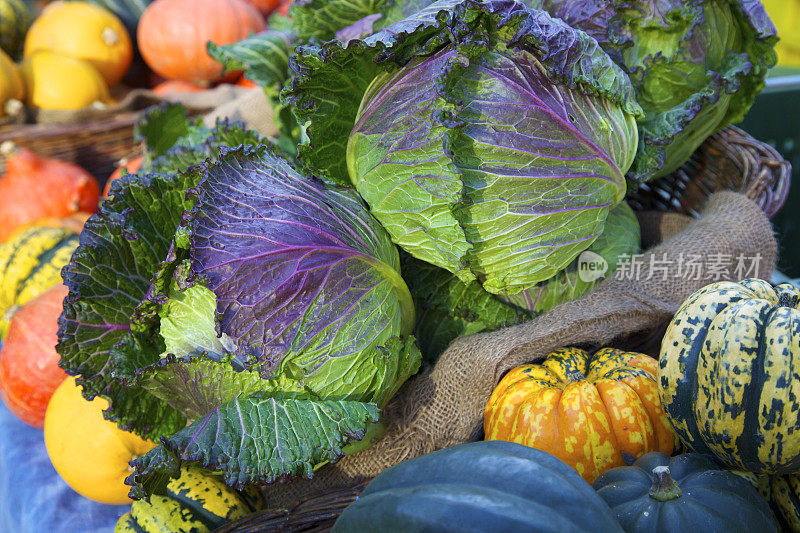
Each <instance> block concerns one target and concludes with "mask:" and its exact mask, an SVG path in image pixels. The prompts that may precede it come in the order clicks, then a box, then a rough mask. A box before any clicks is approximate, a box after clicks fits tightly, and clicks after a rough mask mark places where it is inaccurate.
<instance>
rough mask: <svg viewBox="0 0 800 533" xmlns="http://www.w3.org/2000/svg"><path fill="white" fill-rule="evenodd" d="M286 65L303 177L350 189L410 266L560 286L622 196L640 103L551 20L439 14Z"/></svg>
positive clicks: (444, 6)
mask: <svg viewBox="0 0 800 533" xmlns="http://www.w3.org/2000/svg"><path fill="white" fill-rule="evenodd" d="M291 65H292V68H293V69H294V70H295V72H296V74H297V75H296V76H295V77H294V78H293V79H292V82H291V86H290V87H288V88H286V89H284V91H283V97H284V101H285V102H286V103H288V104H291V105H294V106H295V108H296V114H297V116H298V119H299V120H300V121H301V122H304V123H306V124H307V129H306V133H307V136H308V142H307V143H305V144H303V145H301V146H300V147H299V154H300V159H301V161H302V162H303V164H304V165H305V166H306V168H307V169H309V170H310V171H312V172H314V173H316V174H318V175H321V176H323V177H324V178H325V179H327V180H329V181H331V182H334V183H340V184H350V185H352V186H355V187H356V189H357V190H358V191H359V193H360V194H361V196H362V197H363V198H364V199H365V200H366V202H367V203H368V204H369V206H370V210H371V212H372V214H373V215H374V216H375V217H376V218H377V219H378V220H379V221H380V222H381V223H382V224H383V225H384V227H385V228H386V229H387V231H388V232H389V234H390V235H391V236H392V239H393V241H394V242H395V243H396V244H398V245H399V246H401V247H402V248H403V249H404V250H405V251H407V252H409V253H410V254H411V255H413V256H414V257H416V258H418V259H421V260H423V261H426V262H429V263H431V264H434V265H436V266H439V267H441V268H445V269H446V270H449V271H450V272H453V273H454V274H455V275H456V276H457V277H458V278H459V279H461V280H462V281H464V282H467V283H468V282H470V281H473V280H478V281H479V282H480V283H481V285H482V286H483V288H484V289H485V290H487V291H489V292H492V293H512V294H513V293H516V292H519V291H521V290H523V289H525V288H527V287H530V286H532V285H533V284H535V283H537V282H539V281H543V280H546V279H548V278H550V277H552V276H553V275H554V274H555V273H556V272H558V271H559V270H561V269H563V268H564V267H565V266H566V265H567V264H569V263H570V262H571V261H572V260H573V259H574V258H575V257H576V256H577V255H578V254H579V253H580V252H581V251H582V250H584V249H586V248H587V247H588V246H589V245H591V243H592V242H593V241H594V240H595V239H596V238H597V237H598V236H599V235H600V234H601V233H602V231H603V224H604V221H605V219H606V217H607V215H608V212H609V210H610V209H611V208H612V207H613V206H614V205H616V204H617V203H619V202H620V201H621V200H622V198H623V196H624V194H625V190H626V184H625V179H624V175H625V173H626V172H627V170H628V167H629V166H630V164H631V162H632V160H633V157H634V155H635V150H636V146H637V133H636V124H635V117H636V116H638V114H639V113H640V111H641V110H640V108H639V106H638V104H637V103H636V102H635V100H634V98H633V88H632V86H631V85H630V82H629V80H628V78H627V76H626V75H625V74H624V73H623V72H622V71H621V70H620V69H619V67H617V66H616V65H615V64H614V63H613V62H612V61H611V59H610V58H609V57H608V56H607V55H606V54H605V52H603V51H602V49H601V48H600V47H599V46H598V44H597V42H596V41H595V40H594V39H592V38H591V37H589V36H587V35H586V34H584V33H582V32H579V31H576V30H574V29H572V28H570V27H569V26H567V25H566V24H564V23H563V22H561V21H557V20H555V19H552V18H551V17H549V16H548V15H547V14H546V13H544V12H542V11H534V10H529V9H527V8H526V7H525V6H524V5H522V4H521V3H518V2H513V1H508V0H497V1H489V2H477V1H474V0H442V1H439V2H436V3H434V4H431V5H429V6H427V7H425V8H424V9H422V10H420V11H418V12H416V13H414V14H413V15H412V16H410V17H408V18H406V19H404V20H402V21H399V22H396V23H394V24H392V25H390V26H387V27H386V28H383V29H381V30H379V31H377V32H375V33H374V34H372V35H370V36H368V37H366V38H364V39H355V40H350V41H349V42H348V43H347V44H346V45H345V44H344V43H343V42H342V41H339V40H332V41H329V42H327V43H325V44H323V45H320V46H301V47H299V48H298V49H297V50H296V52H295V54H294V55H293V56H292V59H291Z"/></svg>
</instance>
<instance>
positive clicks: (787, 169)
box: [627, 126, 792, 218]
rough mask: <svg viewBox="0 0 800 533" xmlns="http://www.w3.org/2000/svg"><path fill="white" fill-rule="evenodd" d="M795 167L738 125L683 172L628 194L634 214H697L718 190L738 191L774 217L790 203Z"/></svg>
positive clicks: (709, 143) (710, 140) (711, 142)
mask: <svg viewBox="0 0 800 533" xmlns="http://www.w3.org/2000/svg"><path fill="white" fill-rule="evenodd" d="M791 175H792V166H791V165H790V164H789V162H788V161H786V160H784V159H783V157H781V155H780V154H779V153H778V151H777V150H775V149H774V148H772V147H771V146H769V145H768V144H766V143H763V142H761V141H758V140H756V139H754V138H753V137H751V136H750V135H748V134H747V133H745V132H744V131H742V130H740V129H739V128H737V127H735V126H729V127H727V128H725V129H724V130H722V131H720V132H719V133H715V134H714V135H712V136H711V137H709V138H708V139H707V140H706V142H705V143H703V145H702V146H701V147H700V148H699V149H698V150H697V151H696V152H695V153H694V154H693V155H692V157H691V158H690V159H689V161H687V162H686V163H685V164H684V165H683V166H682V167H681V168H679V169H678V170H676V171H675V172H673V173H672V174H670V175H669V176H666V177H664V178H661V179H659V180H656V181H652V182H648V183H644V184H642V185H641V186H640V187H639V188H638V189H636V190H634V191H632V192H631V193H629V194H628V198H627V200H628V203H629V204H630V205H631V207H632V208H633V209H634V210H635V211H674V212H677V213H684V214H686V215H691V216H697V215H698V214H699V212H700V211H701V210H702V209H703V206H704V205H705V203H706V201H707V200H708V198H709V197H710V196H711V195H712V194H713V193H715V192H717V191H737V192H742V193H744V194H745V195H747V197H748V198H750V199H751V200H753V201H755V202H756V203H757V204H758V205H759V206H761V208H762V209H763V210H764V212H765V213H766V214H767V216H768V217H769V218H772V217H773V216H774V215H775V214H776V213H777V212H778V211H780V209H781V207H783V204H784V202H786V197H787V195H788V194H789V184H790V181H791Z"/></svg>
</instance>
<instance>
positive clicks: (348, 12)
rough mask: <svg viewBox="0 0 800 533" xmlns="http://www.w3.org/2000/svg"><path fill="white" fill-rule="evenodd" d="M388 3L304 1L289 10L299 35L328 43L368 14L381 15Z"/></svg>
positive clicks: (372, 0) (379, 0) (378, 0)
mask: <svg viewBox="0 0 800 533" xmlns="http://www.w3.org/2000/svg"><path fill="white" fill-rule="evenodd" d="M389 3H392V2H390V1H389V0H302V1H299V2H294V3H293V4H292V6H291V7H290V8H289V17H291V18H292V20H293V22H294V28H295V31H296V32H297V36H298V37H299V38H300V39H301V40H302V41H304V42H306V41H308V40H310V39H314V38H316V39H320V40H323V41H327V40H329V39H333V38H334V36H335V35H336V32H337V31H339V30H341V29H342V28H345V27H347V26H350V25H352V24H355V23H356V22H358V21H359V20H361V19H363V18H364V17H366V16H368V15H373V14H377V13H380V12H381V10H382V9H383V8H384V6H386V5H387V4H389Z"/></svg>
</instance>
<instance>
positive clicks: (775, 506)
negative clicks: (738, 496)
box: [731, 470, 800, 533]
mask: <svg viewBox="0 0 800 533" xmlns="http://www.w3.org/2000/svg"><path fill="white" fill-rule="evenodd" d="M731 473H732V474H736V475H737V476H739V477H742V478H744V479H746V480H747V481H748V482H749V483H750V484H751V485H753V486H754V487H755V488H756V489H758V492H760V493H761V495H762V496H763V497H764V499H765V500H767V503H769V506H770V507H771V508H772V512H773V514H774V515H775V520H776V521H777V522H778V526H779V528H780V530H781V531H784V532H791V533H800V475H787V476H759V475H756V474H754V473H752V472H746V471H744V470H731Z"/></svg>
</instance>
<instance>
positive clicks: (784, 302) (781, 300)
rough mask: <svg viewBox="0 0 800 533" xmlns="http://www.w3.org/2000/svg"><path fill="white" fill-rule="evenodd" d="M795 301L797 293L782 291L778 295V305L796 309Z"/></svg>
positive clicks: (796, 300)
mask: <svg viewBox="0 0 800 533" xmlns="http://www.w3.org/2000/svg"><path fill="white" fill-rule="evenodd" d="M797 303H798V298H797V295H795V294H792V293H791V292H788V291H786V292H782V293H781V294H780V296H778V307H790V308H792V309H796V308H797Z"/></svg>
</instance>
